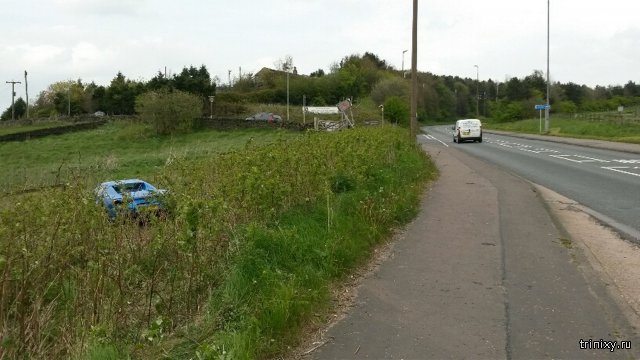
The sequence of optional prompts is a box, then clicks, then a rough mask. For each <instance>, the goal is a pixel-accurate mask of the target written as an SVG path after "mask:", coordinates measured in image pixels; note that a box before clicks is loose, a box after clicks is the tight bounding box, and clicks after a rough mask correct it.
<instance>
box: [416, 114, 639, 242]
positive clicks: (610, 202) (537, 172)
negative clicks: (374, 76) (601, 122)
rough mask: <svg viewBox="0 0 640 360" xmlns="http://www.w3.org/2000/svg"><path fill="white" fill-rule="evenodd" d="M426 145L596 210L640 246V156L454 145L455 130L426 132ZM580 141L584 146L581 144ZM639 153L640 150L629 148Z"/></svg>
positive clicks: (497, 142) (511, 140) (535, 143)
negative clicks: (492, 167)
mask: <svg viewBox="0 0 640 360" xmlns="http://www.w3.org/2000/svg"><path fill="white" fill-rule="evenodd" d="M423 130H426V132H427V135H422V139H421V140H420V141H423V142H430V143H434V144H437V145H440V146H443V147H446V146H454V147H456V148H457V149H460V150H462V151H464V152H466V153H468V154H471V155H473V156H474V157H477V158H479V159H483V160H486V161H488V162H490V163H493V164H496V165H499V166H500V167H502V168H504V169H506V170H507V171H509V172H512V173H515V174H518V175H519V176H522V177H524V178H525V179H528V180H529V181H532V182H534V183H536V184H540V185H543V186H545V187H547V188H549V189H551V190H553V191H555V192H557V193H559V194H562V195H564V196H566V197H567V198H570V199H573V200H575V201H577V202H579V203H581V204H583V205H584V206H586V207H588V208H590V209H592V210H594V211H595V212H596V213H597V214H600V215H603V216H601V220H603V221H604V222H606V223H610V225H612V226H613V227H615V228H616V229H618V230H619V231H620V232H621V233H623V234H624V235H626V236H627V237H628V238H631V239H633V240H635V241H637V242H638V241H640V153H630V152H623V151H612V150H605V149H597V148H593V147H584V146H576V145H570V144H564V143H558V142H549V141H541V140H533V139H525V138H518V137H512V136H506V135H498V134H487V133H485V135H484V139H483V142H482V144H478V143H471V142H467V143H462V144H456V143H453V141H452V135H451V132H452V131H451V129H450V127H449V126H431V127H426V128H424V129H423ZM579 142H580V141H578V143H579ZM628 148H629V149H637V150H638V151H640V146H638V145H628Z"/></svg>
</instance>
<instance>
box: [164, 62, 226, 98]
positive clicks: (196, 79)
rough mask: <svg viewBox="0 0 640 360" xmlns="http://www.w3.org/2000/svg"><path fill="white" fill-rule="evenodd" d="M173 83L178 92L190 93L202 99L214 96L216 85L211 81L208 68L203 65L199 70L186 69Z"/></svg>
mask: <svg viewBox="0 0 640 360" xmlns="http://www.w3.org/2000/svg"><path fill="white" fill-rule="evenodd" d="M173 83H174V85H175V87H176V89H178V90H182V91H186V92H190V93H192V94H196V95H198V96H200V97H203V98H204V97H207V96H210V95H214V94H215V92H216V87H215V84H213V82H212V81H211V75H209V71H208V70H207V67H206V66H204V65H202V66H200V68H199V69H196V68H195V67H193V66H190V67H188V68H187V67H185V68H183V69H182V71H181V72H180V74H179V75H176V76H174V78H173Z"/></svg>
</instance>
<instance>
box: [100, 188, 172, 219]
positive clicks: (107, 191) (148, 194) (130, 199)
mask: <svg viewBox="0 0 640 360" xmlns="http://www.w3.org/2000/svg"><path fill="white" fill-rule="evenodd" d="M165 193H166V190H164V189H156V187H155V186H153V185H151V184H149V183H148V182H146V181H143V180H140V179H126V180H117V181H106V182H103V183H102V184H100V185H99V186H98V187H97V188H96V190H95V194H96V203H98V204H100V203H102V205H103V206H104V208H105V209H106V210H107V214H108V215H109V219H111V220H113V219H115V218H116V217H118V216H127V217H131V218H135V217H138V216H139V215H142V214H155V215H161V214H162V213H163V212H164V210H165V208H164V204H163V202H162V196H163V195H164V194H165Z"/></svg>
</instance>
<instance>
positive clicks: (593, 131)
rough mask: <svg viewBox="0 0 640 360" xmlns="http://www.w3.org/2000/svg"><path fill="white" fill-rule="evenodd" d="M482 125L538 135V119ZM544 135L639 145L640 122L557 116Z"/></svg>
mask: <svg viewBox="0 0 640 360" xmlns="http://www.w3.org/2000/svg"><path fill="white" fill-rule="evenodd" d="M483 125H484V126H485V127H486V128H487V129H494V130H503V131H513V132H522V133H528V134H539V133H540V119H527V120H521V121H514V122H508V123H492V122H490V121H489V122H486V123H484V124H483ZM543 126H544V124H543ZM546 135H552V136H563V137H574V138H583V139H596V140H608V141H618V142H626V143H632V144H640V122H638V121H628V122H624V123H622V122H620V121H607V120H602V121H593V120H583V119H575V118H572V117H567V116H562V115H557V116H552V117H551V120H550V128H549V132H548V133H546Z"/></svg>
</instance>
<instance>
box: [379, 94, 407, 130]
mask: <svg viewBox="0 0 640 360" xmlns="http://www.w3.org/2000/svg"><path fill="white" fill-rule="evenodd" d="M384 114H385V117H387V118H388V119H389V120H390V121H392V122H395V123H396V124H401V125H407V124H409V105H408V104H407V101H406V100H403V99H402V98H400V97H398V96H391V97H390V98H388V99H387V100H386V101H385V102H384Z"/></svg>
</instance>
